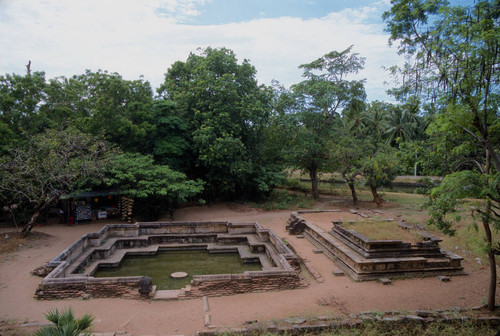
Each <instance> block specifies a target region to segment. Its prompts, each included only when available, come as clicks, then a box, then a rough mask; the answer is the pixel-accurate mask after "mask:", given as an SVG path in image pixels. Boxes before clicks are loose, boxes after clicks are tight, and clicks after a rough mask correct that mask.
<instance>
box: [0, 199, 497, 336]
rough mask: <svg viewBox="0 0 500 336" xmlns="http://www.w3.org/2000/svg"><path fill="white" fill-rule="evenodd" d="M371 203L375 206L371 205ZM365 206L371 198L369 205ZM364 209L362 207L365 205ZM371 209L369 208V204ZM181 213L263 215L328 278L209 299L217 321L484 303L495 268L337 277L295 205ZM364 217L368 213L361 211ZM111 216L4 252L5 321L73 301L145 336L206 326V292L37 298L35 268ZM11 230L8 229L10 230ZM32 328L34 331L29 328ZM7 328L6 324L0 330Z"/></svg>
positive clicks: (107, 322) (36, 316) (111, 325)
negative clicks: (293, 229) (179, 296)
mask: <svg viewBox="0 0 500 336" xmlns="http://www.w3.org/2000/svg"><path fill="white" fill-rule="evenodd" d="M367 206H368V207H370V205H367ZM363 207H365V205H363ZM317 208H321V209H331V208H335V209H338V208H342V210H343V211H342V212H333V213H330V214H329V215H328V216H325V215H324V214H318V215H314V214H311V215H307V219H308V220H309V221H311V222H315V223H317V224H318V225H320V226H322V227H325V228H329V227H330V225H331V224H330V222H329V221H331V220H334V219H356V216H357V215H354V214H351V213H349V211H348V209H349V206H348V205H347V206H346V207H343V204H337V203H331V202H328V200H324V202H323V203H318V205H317ZM365 210H366V208H362V209H361V210H360V211H365ZM382 210H383V211H384V214H383V215H377V216H379V217H380V216H383V217H387V218H395V217H396V216H397V215H398V213H397V208H395V207H390V206H389V207H387V208H384V209H382ZM366 211H368V210H366ZM175 215H176V218H175V219H176V220H179V221H183V220H190V221H205V220H227V221H232V222H259V223H260V224H261V225H262V226H264V227H265V228H271V229H273V230H274V231H275V232H276V233H277V234H278V235H279V236H280V237H282V238H285V239H286V240H287V241H288V242H289V243H290V244H291V245H292V246H293V247H294V248H295V249H296V250H297V251H298V253H299V255H300V256H301V257H302V258H304V259H306V260H308V262H309V263H310V265H312V266H313V267H314V268H315V269H316V270H317V271H319V273H321V276H322V278H323V279H324V280H325V281H324V282H323V283H318V282H316V281H315V280H314V279H313V278H312V277H311V276H310V275H308V274H307V273H306V274H304V276H305V277H306V278H307V279H308V281H309V283H310V286H309V287H307V288H304V289H298V290H287V291H279V292H265V293H251V294H240V295H234V296H227V297H216V298H209V306H210V311H209V312H208V313H209V314H210V315H211V323H212V324H213V325H215V326H216V327H217V328H225V327H237V326H241V325H242V324H243V323H244V322H245V321H249V320H259V321H269V320H273V319H281V318H288V317H292V316H304V317H313V316H319V315H323V316H324V315H326V316H335V315H341V314H349V313H358V312H362V311H389V310H402V311H405V310H415V309H447V308H453V307H456V306H460V307H464V308H466V307H473V306H478V305H480V304H482V303H484V300H485V298H486V294H487V284H488V271H487V269H485V268H484V267H482V266H480V265H478V264H477V263H476V262H475V260H473V259H467V258H466V260H465V261H464V263H463V264H464V266H465V270H466V272H467V273H468V275H467V276H456V277H453V278H452V281H451V282H448V283H443V282H441V281H439V280H438V279H437V278H435V277H431V278H423V279H422V278H409V279H404V280H396V281H394V283H393V285H391V286H383V285H381V284H379V283H377V282H374V281H370V282H354V281H352V280H351V279H350V278H349V277H347V276H344V277H335V276H334V275H333V274H332V271H333V270H335V269H337V268H338V267H337V266H336V265H335V264H334V263H333V262H332V261H330V260H329V259H328V258H327V257H326V256H324V255H322V254H314V253H313V249H314V247H313V246H312V245H311V244H310V243H309V242H308V241H307V240H305V239H297V238H296V237H294V236H289V235H288V233H287V232H286V230H285V225H286V221H287V219H288V217H289V215H290V211H288V210H287V211H273V212H263V211H260V210H256V209H252V208H248V207H246V206H241V205H234V204H219V205H214V206H205V207H192V208H185V209H181V210H178V211H177V212H176V214H175ZM358 219H360V218H359V217H358ZM103 224H104V222H97V223H91V224H80V225H75V226H71V227H70V226H63V225H60V224H51V225H48V226H41V227H36V228H35V230H36V231H38V232H42V233H46V234H49V235H51V236H52V237H50V238H45V239H43V240H41V241H38V242H35V243H34V244H33V245H32V246H28V247H24V248H20V249H19V250H18V251H16V252H12V253H7V254H1V255H0V258H1V259H0V321H3V322H0V324H2V323H3V325H6V324H9V323H12V321H13V320H15V322H16V323H28V322H29V323H37V322H40V323H44V322H45V320H44V313H46V312H47V311H48V310H49V309H53V308H58V309H63V308H66V307H72V308H73V311H74V312H75V315H76V316H81V315H83V314H84V313H91V314H93V315H94V316H95V317H96V321H95V323H94V328H93V330H94V331H95V332H111V331H122V330H123V331H127V332H129V333H131V334H133V335H134V336H137V335H172V334H194V333H195V332H196V331H199V330H204V329H205V327H204V318H205V314H206V312H204V311H203V304H202V299H201V298H200V299H192V300H185V301H168V302H166V301H162V302H159V301H154V302H153V301H146V300H144V301H135V300H124V299H90V300H81V299H67V300H61V301H37V300H35V299H34V298H33V294H34V292H35V289H36V287H37V285H38V283H39V282H40V280H41V278H39V277H36V276H33V275H30V271H32V270H33V269H35V268H36V267H38V266H41V265H44V264H45V263H46V262H48V261H49V260H51V259H52V258H54V257H55V256H56V255H58V254H59V253H60V252H61V251H63V250H64V249H66V248H67V247H69V246H70V245H71V244H72V243H73V242H74V241H75V240H76V239H78V238H79V237H80V236H81V235H83V234H84V233H87V232H96V231H98V230H99V229H100V228H101V227H102V225H103ZM5 231H6V230H5V229H3V230H0V233H4V232H5ZM497 300H498V299H497ZM24 330H27V331H28V330H29V331H31V330H33V328H31V329H29V328H25V329H24ZM1 331H2V329H1V328H0V333H1Z"/></svg>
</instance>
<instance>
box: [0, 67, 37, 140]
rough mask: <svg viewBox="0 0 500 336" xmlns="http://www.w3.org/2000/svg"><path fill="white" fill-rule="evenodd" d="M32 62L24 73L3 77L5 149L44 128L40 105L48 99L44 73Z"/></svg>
mask: <svg viewBox="0 0 500 336" xmlns="http://www.w3.org/2000/svg"><path fill="white" fill-rule="evenodd" d="M30 65H31V63H30V64H29V65H28V66H27V72H26V75H24V76H21V75H16V74H12V75H9V74H6V75H5V76H0V132H1V133H0V134H1V135H2V138H1V140H0V146H1V147H3V148H4V149H7V148H8V147H9V146H11V145H12V146H13V145H15V144H17V143H18V142H19V141H23V140H26V139H29V137H30V136H31V135H33V134H36V133H39V132H40V131H43V129H44V125H45V122H44V119H43V118H41V116H40V114H39V108H40V105H42V104H43V103H44V101H45V88H46V82H45V73H44V72H32V71H31V68H30Z"/></svg>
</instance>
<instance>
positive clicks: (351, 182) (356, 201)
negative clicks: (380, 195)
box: [347, 181, 358, 206]
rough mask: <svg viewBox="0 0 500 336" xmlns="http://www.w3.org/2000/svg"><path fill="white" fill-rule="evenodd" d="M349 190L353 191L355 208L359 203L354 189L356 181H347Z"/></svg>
mask: <svg viewBox="0 0 500 336" xmlns="http://www.w3.org/2000/svg"><path fill="white" fill-rule="evenodd" d="M347 185H348V186H349V189H351V195H352V204H353V205H354V206H355V205H356V204H357V203H358V195H356V188H355V187H354V181H347Z"/></svg>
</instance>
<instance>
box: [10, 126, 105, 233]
mask: <svg viewBox="0 0 500 336" xmlns="http://www.w3.org/2000/svg"><path fill="white" fill-rule="evenodd" d="M110 152H111V151H110V148H109V146H108V145H107V144H106V143H105V142H104V141H102V140H100V139H98V138H95V137H91V136H89V135H86V134H83V133H80V132H79V131H77V130H75V129H65V130H62V131H59V130H52V129H49V130H47V131H45V132H43V133H41V134H39V135H36V136H34V137H33V138H32V139H31V141H30V142H29V143H27V144H26V145H24V146H19V147H15V148H13V149H11V150H10V151H9V153H8V154H6V155H4V156H2V157H1V158H0V196H1V197H2V201H3V203H4V204H6V205H11V204H16V203H18V202H21V203H24V204H28V206H30V207H31V208H32V209H33V210H32V215H31V218H30V219H29V221H28V223H27V224H26V225H25V226H24V228H23V233H24V234H25V235H28V234H29V233H30V231H31V229H32V228H33V225H34V224H35V223H36V221H37V219H38V217H39V216H40V214H41V213H42V211H43V210H45V209H47V208H48V207H50V206H51V205H53V204H54V203H56V202H57V201H58V200H59V198H60V197H61V196H64V195H67V194H69V193H73V192H76V191H78V190H80V189H81V188H82V187H83V186H84V185H86V184H88V183H89V182H91V181H94V182H95V180H94V179H97V178H99V177H101V176H102V173H103V171H104V170H105V168H106V165H107V163H108V162H109V159H110V155H109V154H110Z"/></svg>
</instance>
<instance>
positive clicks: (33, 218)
mask: <svg viewBox="0 0 500 336" xmlns="http://www.w3.org/2000/svg"><path fill="white" fill-rule="evenodd" d="M41 212H42V208H38V209H36V210H35V212H34V213H33V215H32V216H31V218H30V220H29V222H28V224H26V225H25V226H24V227H23V230H22V231H21V234H22V236H23V237H28V236H29V234H30V233H31V230H32V229H33V226H34V225H35V223H36V221H37V219H38V217H40V213H41Z"/></svg>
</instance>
